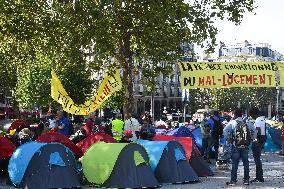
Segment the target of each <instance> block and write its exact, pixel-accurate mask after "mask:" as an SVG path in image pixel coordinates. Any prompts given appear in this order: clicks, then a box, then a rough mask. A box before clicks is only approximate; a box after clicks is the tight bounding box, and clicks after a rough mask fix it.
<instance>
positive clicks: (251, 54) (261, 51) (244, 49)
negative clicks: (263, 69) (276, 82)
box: [216, 40, 284, 112]
mask: <svg viewBox="0 0 284 189" xmlns="http://www.w3.org/2000/svg"><path fill="white" fill-rule="evenodd" d="M218 54H219V56H218V58H217V60H216V61H217V62H274V61H284V57H283V55H282V54H281V53H279V52H277V51H276V50H272V48H271V45H269V44H268V43H257V44H251V43H250V42H248V41H247V40H245V41H244V42H241V43H236V44H230V45H226V44H225V43H223V42H220V47H219V52H218ZM276 98H277V102H273V103H272V104H275V105H274V107H275V111H276V112H284V90H283V89H280V88H277V97H276ZM270 106H271V104H270ZM270 108H271V107H270Z"/></svg>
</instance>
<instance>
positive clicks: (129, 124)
mask: <svg viewBox="0 0 284 189" xmlns="http://www.w3.org/2000/svg"><path fill="white" fill-rule="evenodd" d="M139 129H140V124H139V122H138V120H137V119H135V118H134V117H132V115H131V114H126V115H125V123H124V130H125V131H128V133H129V136H130V131H131V136H132V137H130V138H129V139H130V140H131V141H135V140H137V136H136V132H138V131H139Z"/></svg>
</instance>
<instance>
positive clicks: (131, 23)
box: [0, 0, 254, 111]
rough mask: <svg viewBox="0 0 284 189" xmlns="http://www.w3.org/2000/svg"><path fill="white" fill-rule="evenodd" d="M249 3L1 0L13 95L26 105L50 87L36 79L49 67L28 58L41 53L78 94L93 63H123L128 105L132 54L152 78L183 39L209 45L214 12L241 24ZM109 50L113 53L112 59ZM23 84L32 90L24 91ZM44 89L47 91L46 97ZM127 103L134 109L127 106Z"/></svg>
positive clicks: (0, 23)
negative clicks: (12, 65) (12, 72)
mask: <svg viewBox="0 0 284 189" xmlns="http://www.w3.org/2000/svg"><path fill="white" fill-rule="evenodd" d="M253 3H254V1H253V0H232V1H224V0H204V1H189V3H185V2H184V1H180V0H163V1H161V0H160V1H146V0H142V1H141V0H114V1H110V0H106V1H98V0H76V1H62V0H53V1H34V0H17V1H14V0H0V6H1V12H0V30H1V32H0V56H5V57H8V58H9V60H6V61H5V62H6V63H8V64H10V63H12V62H13V63H15V68H16V70H18V72H17V78H18V79H17V88H19V89H16V91H17V92H16V94H17V95H16V97H17V100H18V101H19V102H20V104H21V105H23V106H28V105H29V104H30V103H31V102H32V101H33V97H32V95H33V93H35V94H39V95H41V94H42V93H43V91H45V88H44V87H42V86H43V85H44V86H45V87H46V88H49V87H47V86H46V85H45V84H46V78H45V79H43V80H41V78H38V77H37V76H35V75H37V74H36V73H33V72H34V70H37V69H41V68H42V69H43V70H42V71H41V72H40V74H41V75H42V76H44V77H47V70H48V68H47V67H41V66H40V65H37V66H31V65H30V64H34V63H35V62H39V61H40V59H39V58H38V54H40V55H42V56H43V57H44V59H45V58H46V59H48V60H50V63H49V64H50V65H51V67H56V68H57V71H58V72H59V73H60V74H59V75H60V76H62V80H63V83H64V84H65V85H66V88H67V90H68V92H69V91H70V94H71V95H74V98H75V99H76V101H78V102H81V101H82V100H83V99H84V96H86V95H87V93H88V92H87V91H88V89H89V87H87V86H85V84H90V83H89V81H85V80H84V79H82V78H83V77H85V78H88V77H89V73H90V71H92V70H106V69H108V68H109V67H119V68H122V69H123V70H124V74H123V75H124V78H123V82H124V86H125V88H124V92H123V93H124V95H125V97H124V101H125V105H126V106H130V105H131V104H132V103H133V99H132V98H133V88H132V87H131V86H132V82H133V81H132V69H133V59H137V60H138V61H141V62H142V68H143V70H145V71H143V73H144V76H145V78H149V77H148V76H149V74H150V77H152V78H153V77H156V76H157V75H160V74H161V72H163V73H166V74H168V73H169V72H170V64H173V63H175V61H176V60H177V58H179V57H181V56H182V55H183V51H182V49H181V48H180V44H181V43H182V42H189V43H197V44H204V42H205V44H206V45H207V48H208V49H209V50H212V49H213V47H214V45H215V42H216V34H217V28H216V26H215V24H214V22H215V20H216V19H226V18H227V19H228V20H230V21H233V22H235V23H237V24H238V23H240V21H241V19H242V16H243V14H244V13H245V12H246V11H252V10H253ZM83 49H85V50H83ZM90 55H92V56H93V61H91V62H89V63H87V62H86V61H85V58H86V57H88V56H90ZM110 57H115V59H116V60H117V61H110ZM160 62H166V63H167V64H168V65H169V66H168V67H167V69H163V67H162V66H161V65H158V63H160ZM38 64H39V63H38ZM77 64H78V65H77ZM22 68H23V70H22ZM29 69H31V70H32V71H31V70H29ZM49 69H50V68H49ZM70 69H71V70H70ZM165 70H166V71H165ZM164 71H165V72H164ZM23 72H25V73H23ZM21 78H23V81H20V79H21ZM34 79H36V81H39V82H41V86H40V87H39V85H37V84H34V81H33V80H34ZM77 79H78V80H77ZM9 80H10V84H11V86H9V87H8V88H9V89H12V88H13V87H14V86H15V77H12V76H11V77H9ZM150 81H153V80H152V79H150ZM74 83H75V84H74ZM10 84H9V85H10ZM30 90H34V91H33V92H30ZM20 91H21V92H23V93H25V94H26V93H31V94H29V95H21V94H20V93H21V92H20ZM48 94H49V93H45V99H47V96H48ZM77 95H78V96H77ZM22 96H24V97H22ZM75 96H76V97H75ZM46 102H47V100H43V102H42V103H46ZM127 109H128V110H127V111H131V107H128V108H127Z"/></svg>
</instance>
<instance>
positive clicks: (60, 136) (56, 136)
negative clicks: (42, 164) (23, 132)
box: [37, 132, 83, 158]
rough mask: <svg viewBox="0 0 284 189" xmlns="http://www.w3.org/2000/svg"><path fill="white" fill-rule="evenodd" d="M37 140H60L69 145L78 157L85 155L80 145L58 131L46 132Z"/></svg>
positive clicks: (46, 141)
mask: <svg viewBox="0 0 284 189" xmlns="http://www.w3.org/2000/svg"><path fill="white" fill-rule="evenodd" d="M37 142H44V143H50V142H58V143H60V144H63V145H64V146H66V147H68V148H69V149H70V150H71V151H72V152H73V154H74V155H75V156H76V157H77V158H80V157H82V156H83V152H82V150H81V149H80V148H79V147H78V146H76V145H75V144H74V143H73V142H72V141H71V140H70V139H69V138H67V137H66V136H64V135H63V134H61V133H58V132H48V133H44V134H42V135H41V136H40V137H39V138H38V139H37Z"/></svg>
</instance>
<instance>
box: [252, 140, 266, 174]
mask: <svg viewBox="0 0 284 189" xmlns="http://www.w3.org/2000/svg"><path fill="white" fill-rule="evenodd" d="M263 145H264V144H261V143H259V142H253V143H252V153H253V159H254V162H255V167H256V179H258V180H263V170H262V163H261V160H260V156H261V150H262V148H263Z"/></svg>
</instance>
